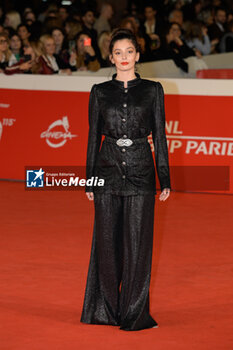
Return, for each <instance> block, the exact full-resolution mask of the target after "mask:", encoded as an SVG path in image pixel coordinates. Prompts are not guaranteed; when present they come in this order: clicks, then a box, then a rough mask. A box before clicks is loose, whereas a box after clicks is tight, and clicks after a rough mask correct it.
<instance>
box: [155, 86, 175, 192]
mask: <svg viewBox="0 0 233 350" xmlns="http://www.w3.org/2000/svg"><path fill="white" fill-rule="evenodd" d="M156 85H157V86H156V95H155V100H154V105H153V120H152V138H153V143H154V152H155V161H156V169H157V174H158V178H159V182H160V188H161V191H162V190H163V189H164V188H171V184H170V170H169V161H168V147H167V139H166V134H165V111H164V91H163V87H162V85H161V84H160V83H159V82H157V84H156Z"/></svg>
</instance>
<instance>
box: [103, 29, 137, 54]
mask: <svg viewBox="0 0 233 350" xmlns="http://www.w3.org/2000/svg"><path fill="white" fill-rule="evenodd" d="M122 39H128V40H130V41H131V42H132V44H133V45H134V47H135V49H136V52H140V51H141V50H140V45H139V43H138V42H137V38H136V36H135V35H134V33H133V32H132V31H131V30H130V29H127V28H117V29H115V30H114V31H113V32H112V35H111V41H110V44H109V52H110V53H111V54H112V50H113V46H114V44H115V42H116V41H118V40H122Z"/></svg>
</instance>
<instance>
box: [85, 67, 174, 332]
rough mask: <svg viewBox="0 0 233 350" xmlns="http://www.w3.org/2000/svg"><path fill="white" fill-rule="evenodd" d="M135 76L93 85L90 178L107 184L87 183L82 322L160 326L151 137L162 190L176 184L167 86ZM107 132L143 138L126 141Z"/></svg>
mask: <svg viewBox="0 0 233 350" xmlns="http://www.w3.org/2000/svg"><path fill="white" fill-rule="evenodd" d="M135 74H136V78H135V79H132V80H129V81H128V82H127V88H125V87H124V82H123V81H120V80H117V79H116V74H114V75H113V76H112V80H110V81H107V82H103V83H100V84H94V85H93V87H92V89H91V93H90V99H89V134H88V147H87V161H86V178H87V179H89V178H91V177H93V176H94V177H95V176H98V178H102V179H104V181H105V185H104V186H103V187H101V186H99V187H98V186H88V185H86V188H85V190H86V192H94V206H95V217H94V227H93V238H92V247H91V254H90V261H89V269H88V276H87V282H86V290H85V296H84V303H83V309H82V315H81V322H84V323H90V324H105V325H113V326H119V327H120V329H121V330H126V331H136V330H142V329H146V328H152V327H154V326H156V325H157V322H156V321H155V320H154V319H153V317H152V316H151V315H150V311H149V286H150V277H151V262H152V246H153V224H154V205H155V194H156V182H155V165H154V160H153V157H152V152H151V147H150V144H149V143H148V142H147V140H146V138H147V136H148V135H150V133H151V131H152V138H153V143H154V148H155V150H154V151H155V160H156V169H157V173H158V178H159V182H160V187H161V190H163V189H164V188H171V184H170V173H169V164H168V148H167V140H166V135H165V112H164V93H163V88H162V85H161V84H160V83H158V82H153V81H150V80H147V79H141V77H140V75H139V74H138V73H135ZM102 135H105V136H107V137H106V138H105V140H104V141H103V143H102V145H101V139H102ZM109 137H110V138H111V139H112V138H113V139H115V140H117V139H119V138H123V139H124V138H125V139H126V138H130V139H132V140H135V139H140V143H136V141H135V143H133V144H132V145H130V146H129V147H127V146H126V147H121V146H118V145H117V144H116V143H115V142H110V141H111V140H110V141H109ZM143 138H145V140H143V142H141V141H142V139H143ZM113 141H114V140H113Z"/></svg>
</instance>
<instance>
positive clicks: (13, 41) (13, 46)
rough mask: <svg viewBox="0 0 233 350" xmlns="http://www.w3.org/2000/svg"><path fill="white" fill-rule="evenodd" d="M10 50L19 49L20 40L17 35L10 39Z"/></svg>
mask: <svg viewBox="0 0 233 350" xmlns="http://www.w3.org/2000/svg"><path fill="white" fill-rule="evenodd" d="M10 48H11V49H12V50H19V49H20V48H21V40H20V38H19V37H18V35H13V36H12V37H11V39H10Z"/></svg>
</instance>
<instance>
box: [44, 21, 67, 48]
mask: <svg viewBox="0 0 233 350" xmlns="http://www.w3.org/2000/svg"><path fill="white" fill-rule="evenodd" d="M54 30H59V32H61V33H62V35H63V37H64V39H63V42H62V47H61V49H62V50H68V48H69V42H68V39H67V35H66V31H65V29H64V28H62V27H59V26H56V27H53V28H51V30H50V32H49V34H50V35H52V34H53V31H54Z"/></svg>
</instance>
